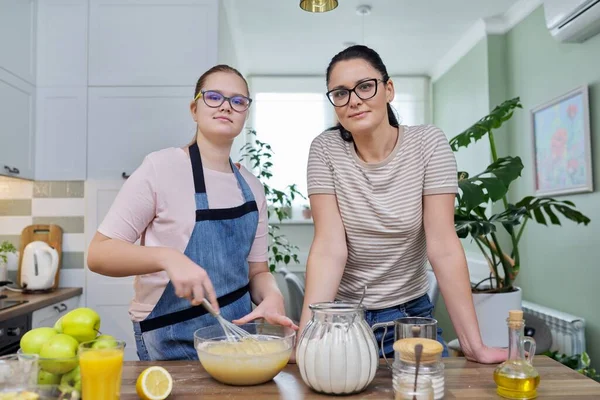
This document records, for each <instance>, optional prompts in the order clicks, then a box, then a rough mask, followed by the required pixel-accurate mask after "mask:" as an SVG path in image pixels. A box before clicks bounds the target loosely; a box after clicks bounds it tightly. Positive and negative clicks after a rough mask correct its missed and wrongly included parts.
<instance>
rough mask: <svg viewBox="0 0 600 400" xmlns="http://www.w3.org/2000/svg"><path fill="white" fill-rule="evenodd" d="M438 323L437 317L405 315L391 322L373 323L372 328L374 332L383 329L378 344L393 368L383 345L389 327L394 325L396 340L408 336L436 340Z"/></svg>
mask: <svg viewBox="0 0 600 400" xmlns="http://www.w3.org/2000/svg"><path fill="white" fill-rule="evenodd" d="M437 324H438V322H437V320H436V319H435V318H428V317H403V318H397V319H395V320H393V321H389V322H378V323H376V324H373V326H372V327H371V329H372V330H373V332H375V331H377V329H383V335H382V336H381V343H379V344H378V345H380V346H381V353H382V354H383V359H384V360H385V363H386V364H387V366H388V368H389V369H392V365H391V364H390V362H389V361H388V359H387V357H386V356H385V351H384V347H383V341H384V339H385V336H386V334H387V331H388V328H390V327H392V326H393V327H394V342H397V341H398V340H401V339H407V338H423V339H431V340H436V339H437Z"/></svg>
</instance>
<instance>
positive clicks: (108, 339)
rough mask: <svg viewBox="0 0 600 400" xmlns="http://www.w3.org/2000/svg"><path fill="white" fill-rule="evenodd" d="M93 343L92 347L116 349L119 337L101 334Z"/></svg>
mask: <svg viewBox="0 0 600 400" xmlns="http://www.w3.org/2000/svg"><path fill="white" fill-rule="evenodd" d="M95 340H96V341H95V342H94V343H93V344H92V349H114V348H115V347H117V339H115V338H114V337H113V336H111V335H100V336H98V337H97V338H96V339H95Z"/></svg>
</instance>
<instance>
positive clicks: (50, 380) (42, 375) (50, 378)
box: [38, 369, 61, 385]
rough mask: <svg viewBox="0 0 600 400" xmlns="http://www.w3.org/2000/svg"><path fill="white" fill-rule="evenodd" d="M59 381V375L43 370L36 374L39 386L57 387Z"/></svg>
mask: <svg viewBox="0 0 600 400" xmlns="http://www.w3.org/2000/svg"><path fill="white" fill-rule="evenodd" d="M60 380H61V376H60V375H59V374H53V373H50V372H48V371H45V370H43V369H40V371H39V372H38V384H39V385H58V384H59V383H60Z"/></svg>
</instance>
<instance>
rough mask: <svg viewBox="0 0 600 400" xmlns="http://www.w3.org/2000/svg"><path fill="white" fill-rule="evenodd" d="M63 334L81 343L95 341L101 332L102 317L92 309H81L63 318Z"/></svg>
mask: <svg viewBox="0 0 600 400" xmlns="http://www.w3.org/2000/svg"><path fill="white" fill-rule="evenodd" d="M60 325H61V327H62V332H63V333H64V334H67V335H69V336H72V337H74V338H75V339H77V341H79V343H81V342H87V341H90V340H94V339H95V338H96V335H97V334H98V331H99V330H100V316H99V315H98V313H97V312H96V311H94V310H92V309H91V308H87V307H81V308H76V309H74V310H73V311H70V312H68V313H67V314H65V315H64V316H63V317H62V318H61V323H60Z"/></svg>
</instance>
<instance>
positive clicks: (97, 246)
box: [88, 65, 297, 360]
mask: <svg viewBox="0 0 600 400" xmlns="http://www.w3.org/2000/svg"><path fill="white" fill-rule="evenodd" d="M251 103H252V100H251V99H250V97H249V93H248V85H247V83H246V80H245V79H244V77H243V76H242V75H241V74H240V73H239V72H238V71H237V70H235V69H234V68H231V67H229V66H226V65H218V66H215V67H213V68H211V69H210V70H208V71H207V72H205V73H204V74H203V75H202V76H201V77H200V79H199V80H198V83H197V85H196V90H195V93H194V100H193V101H192V102H191V105H190V110H191V115H192V118H193V119H194V121H195V122H196V124H197V130H196V135H195V139H194V140H193V141H192V143H191V144H190V145H189V146H186V147H184V148H167V149H163V150H160V151H156V152H153V153H151V154H149V155H148V156H147V157H146V158H145V159H144V161H143V163H142V165H141V166H140V167H139V168H138V169H137V170H136V171H135V172H134V173H133V174H131V176H130V177H129V178H128V180H127V181H126V182H125V184H124V185H123V187H122V188H121V190H120V192H119V194H118V196H117V198H116V199H115V201H114V203H113V204H112V206H111V208H110V210H109V212H108V214H107V215H106V217H105V219H104V221H103V222H102V224H101V225H100V226H99V228H98V232H97V233H96V235H95V236H94V238H93V240H92V242H91V244H90V248H89V252H88V254H89V255H88V266H89V268H90V269H91V270H92V271H94V272H97V273H99V274H102V275H107V276H113V277H120V276H131V275H134V276H135V281H134V282H135V283H134V288H135V297H134V298H133V301H132V302H131V306H130V310H129V314H130V316H131V319H132V321H133V327H134V332H135V338H136V344H137V351H138V356H139V357H140V359H141V360H178V359H197V358H198V356H197V353H196V350H195V349H194V331H195V330H197V329H199V328H201V327H204V326H208V325H214V324H217V323H218V322H217V320H216V319H215V318H214V317H213V316H211V315H210V314H207V313H206V310H205V309H204V307H202V306H200V303H201V301H202V299H203V298H205V297H206V298H207V299H209V301H210V302H211V304H212V305H213V307H215V308H216V309H217V310H219V309H220V312H221V315H222V316H223V317H224V318H225V319H227V320H229V321H232V320H233V322H234V323H238V324H241V323H246V322H249V321H252V320H254V319H256V318H264V319H265V320H266V321H267V322H269V323H273V324H279V325H285V326H289V327H292V328H293V329H297V327H296V326H295V325H294V323H293V322H292V321H291V320H290V319H289V318H287V317H286V316H285V311H284V302H283V296H282V294H281V292H280V291H279V289H278V287H277V285H276V283H275V279H274V277H273V275H272V274H271V273H270V272H269V268H268V266H267V260H268V255H267V204H266V200H265V194H264V189H263V186H262V184H261V183H260V181H259V180H258V179H257V178H256V177H255V176H253V175H252V174H251V173H250V172H249V171H248V170H247V169H245V168H243V167H238V166H236V165H234V164H233V163H232V161H231V159H230V158H229V154H230V151H231V146H232V144H233V140H234V139H235V138H236V137H237V136H238V135H239V134H240V132H241V131H242V128H243V126H244V121H245V120H246V117H247V113H248V108H249V107H250V104H251ZM138 238H141V244H142V246H136V245H134V243H135V242H136V241H137V240H138ZM251 302H254V303H255V304H256V305H257V307H256V308H255V309H254V310H252V304H251Z"/></svg>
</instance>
